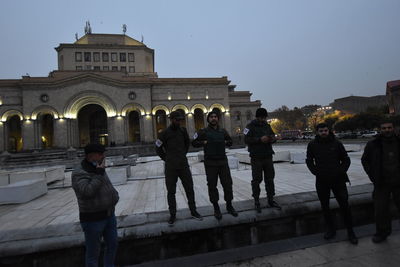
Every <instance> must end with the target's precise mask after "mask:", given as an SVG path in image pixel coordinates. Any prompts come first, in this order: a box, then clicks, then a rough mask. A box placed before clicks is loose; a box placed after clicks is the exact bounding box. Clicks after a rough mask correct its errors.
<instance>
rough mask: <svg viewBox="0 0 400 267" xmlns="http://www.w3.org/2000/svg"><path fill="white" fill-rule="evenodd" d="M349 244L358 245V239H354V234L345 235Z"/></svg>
mask: <svg viewBox="0 0 400 267" xmlns="http://www.w3.org/2000/svg"><path fill="white" fill-rule="evenodd" d="M347 237H348V239H349V242H350V243H351V244H353V245H357V244H358V238H357V237H356V234H355V233H354V232H350V233H348V235H347Z"/></svg>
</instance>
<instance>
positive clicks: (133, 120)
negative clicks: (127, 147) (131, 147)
mask: <svg viewBox="0 0 400 267" xmlns="http://www.w3.org/2000/svg"><path fill="white" fill-rule="evenodd" d="M128 128H129V131H128V132H129V142H132V143H137V142H140V114H139V112H138V111H136V110H133V111H131V112H129V115H128Z"/></svg>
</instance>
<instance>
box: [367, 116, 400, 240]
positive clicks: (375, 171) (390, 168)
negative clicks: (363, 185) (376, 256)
mask: <svg viewBox="0 0 400 267" xmlns="http://www.w3.org/2000/svg"><path fill="white" fill-rule="evenodd" d="M380 127H381V133H380V135H378V136H377V137H376V138H375V139H374V140H372V141H369V142H368V143H367V145H366V146H365V150H364V154H363V155H362V158H361V162H362V165H363V167H364V170H365V172H366V173H367V174H368V176H369V178H370V179H371V181H372V183H373V184H374V192H373V200H374V207H375V222H376V233H375V235H374V236H373V238H372V241H373V242H374V243H380V242H382V241H384V240H386V238H387V237H388V236H389V235H390V234H391V232H392V221H391V215H390V198H391V197H392V198H393V200H394V203H395V205H396V206H397V209H398V210H399V211H400V139H399V138H398V137H397V136H396V135H395V133H394V124H393V123H392V122H390V121H385V122H383V123H382V124H381V126H380Z"/></svg>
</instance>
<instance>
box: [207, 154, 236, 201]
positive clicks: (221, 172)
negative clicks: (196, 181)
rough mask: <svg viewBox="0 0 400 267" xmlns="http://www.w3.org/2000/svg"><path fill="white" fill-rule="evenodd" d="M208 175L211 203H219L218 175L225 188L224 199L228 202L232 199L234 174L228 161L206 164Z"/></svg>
mask: <svg viewBox="0 0 400 267" xmlns="http://www.w3.org/2000/svg"><path fill="white" fill-rule="evenodd" d="M204 167H205V169H206V176H207V186H208V196H209V197H210V201H211V203H218V200H219V193H218V189H217V183H218V176H219V179H220V182H221V185H222V188H223V189H224V199H225V201H226V202H228V201H232V199H233V193H232V176H231V171H230V169H229V165H228V162H227V161H226V162H223V163H221V164H218V165H209V164H206V163H205V164H204Z"/></svg>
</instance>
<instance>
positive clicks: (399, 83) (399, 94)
mask: <svg viewBox="0 0 400 267" xmlns="http://www.w3.org/2000/svg"><path fill="white" fill-rule="evenodd" d="M386 96H387V98H388V102H389V113H390V114H393V115H399V114H400V80H396V81H390V82H387V84H386Z"/></svg>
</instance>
